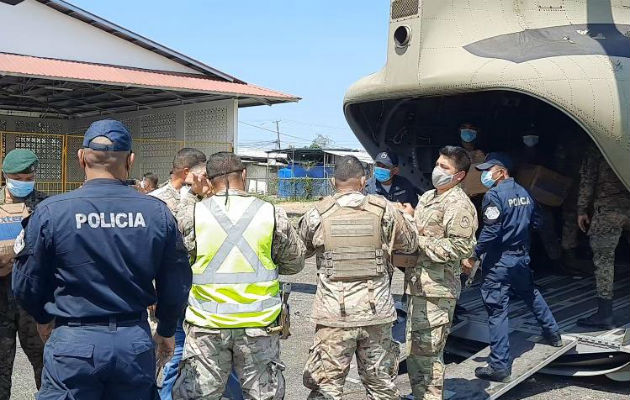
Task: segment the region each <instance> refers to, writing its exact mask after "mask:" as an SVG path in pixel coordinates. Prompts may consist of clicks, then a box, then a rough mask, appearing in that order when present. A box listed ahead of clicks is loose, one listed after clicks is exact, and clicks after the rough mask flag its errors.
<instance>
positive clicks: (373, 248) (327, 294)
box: [298, 156, 417, 400]
mask: <svg viewBox="0 0 630 400" xmlns="http://www.w3.org/2000/svg"><path fill="white" fill-rule="evenodd" d="M365 183H366V178H365V171H364V169H363V166H362V165H361V162H360V161H359V160H358V159H357V158H356V157H354V156H345V157H342V158H340V159H339V161H338V162H337V164H336V166H335V175H334V186H335V189H336V192H337V193H336V194H335V195H334V196H333V197H327V198H325V199H324V200H322V201H321V202H320V203H318V204H317V206H316V207H315V208H314V209H312V210H310V211H309V212H307V213H306V214H305V215H304V216H303V217H302V219H300V222H299V228H298V230H299V234H300V237H301V238H302V240H303V241H304V243H305V244H306V249H307V254H306V255H307V256H308V257H310V256H312V255H313V254H315V255H316V257H317V258H316V261H317V292H316V294H315V300H314V301H313V319H314V321H315V324H316V325H317V326H316V333H315V344H314V345H313V347H312V348H311V350H310V356H309V359H308V361H307V363H306V366H305V368H304V385H305V386H306V387H307V388H309V389H311V394H310V396H309V399H335V400H337V399H341V398H342V395H343V387H344V383H345V380H346V376H347V375H348V370H349V369H350V363H351V361H352V357H353V356H354V355H355V354H356V358H357V364H358V368H359V375H360V376H361V380H362V382H363V385H364V386H365V389H366V391H367V398H369V399H396V400H398V399H399V392H398V388H397V387H396V384H395V383H394V379H395V378H396V376H397V374H398V360H399V353H400V349H399V344H398V342H396V341H394V340H393V338H392V322H393V321H395V320H396V310H395V309H394V300H393V298H392V294H391V290H390V275H389V274H390V273H391V272H392V268H391V265H390V264H389V263H388V257H387V254H388V252H389V251H394V250H398V251H400V252H402V253H413V252H414V251H415V250H416V249H417V234H416V231H415V229H414V227H413V223H412V222H411V217H410V216H409V217H408V218H409V219H406V217H405V216H404V215H403V214H402V213H401V211H399V210H398V209H397V208H396V207H395V206H394V205H393V204H391V203H388V202H387V201H385V200H384V199H383V198H382V197H380V196H374V195H368V196H365V195H363V194H362V190H363V188H364V186H365Z"/></svg>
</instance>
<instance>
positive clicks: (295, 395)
mask: <svg viewBox="0 0 630 400" xmlns="http://www.w3.org/2000/svg"><path fill="white" fill-rule="evenodd" d="M288 278H289V279H286V281H289V282H292V283H293V292H292V294H291V311H292V328H291V332H292V336H291V337H290V338H289V339H288V340H286V341H283V343H282V358H283V360H284V362H285V364H286V371H285V378H286V382H287V397H286V398H287V399H305V398H306V397H307V396H308V390H307V389H306V388H304V386H302V368H303V366H304V362H305V361H306V358H307V356H308V349H309V347H310V346H311V344H312V337H313V332H314V329H315V325H314V324H313V323H312V321H311V320H310V318H309V316H310V310H311V307H312V302H313V295H314V293H315V266H314V260H313V259H311V260H309V261H308V262H307V266H306V268H305V270H304V271H303V272H301V273H300V274H298V275H294V276H292V277H288ZM394 291H395V293H397V294H400V293H402V274H400V273H396V274H395V275H394ZM399 385H400V387H401V390H402V391H405V392H406V390H408V387H409V386H408V385H409V384H408V380H407V377H406V376H401V377H400V378H399ZM13 387H14V390H13V396H11V399H15V400H31V399H33V395H34V393H35V383H34V380H33V376H32V370H31V369H30V365H29V364H28V360H27V359H26V356H25V355H24V353H22V351H21V350H18V353H17V356H16V362H15V371H14V374H13ZM346 393H347V399H348V400H359V399H364V398H365V394H364V391H363V389H362V386H361V384H360V382H359V379H358V375H357V374H356V366H353V368H352V369H351V373H350V378H349V379H348V382H347V383H346ZM628 396H630V384H628V382H625V383H618V382H613V381H610V380H608V379H606V378H589V379H585V378H580V379H572V378H564V377H556V376H547V375H542V374H537V375H534V377H533V378H531V379H529V380H527V381H525V382H524V383H522V384H521V385H519V386H518V387H516V388H515V389H513V390H512V392H510V393H509V394H508V395H506V396H504V397H503V398H502V399H506V400H517V399H536V400H552V399H554V400H555V399H560V398H566V399H580V400H627V399H628V398H629V397H628Z"/></svg>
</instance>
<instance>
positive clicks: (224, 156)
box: [206, 151, 245, 179]
mask: <svg viewBox="0 0 630 400" xmlns="http://www.w3.org/2000/svg"><path fill="white" fill-rule="evenodd" d="M244 169H245V164H243V162H242V161H241V158H240V157H239V156H237V155H236V154H234V153H231V152H229V151H220V152H218V153H214V154H212V155H211V156H210V158H209V159H208V163H207V164H206V172H207V173H208V179H214V178H217V177H219V176H223V175H229V174H232V173H237V172H241V171H243V170H244Z"/></svg>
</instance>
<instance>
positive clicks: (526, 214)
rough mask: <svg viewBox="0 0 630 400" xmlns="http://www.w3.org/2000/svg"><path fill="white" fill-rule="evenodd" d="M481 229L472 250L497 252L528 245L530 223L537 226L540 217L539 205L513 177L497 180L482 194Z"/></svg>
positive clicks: (532, 226) (526, 247) (525, 247)
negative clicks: (496, 182) (495, 183)
mask: <svg viewBox="0 0 630 400" xmlns="http://www.w3.org/2000/svg"><path fill="white" fill-rule="evenodd" d="M482 212H483V229H482V230H481V234H480V235H479V239H477V247H475V254H476V255H477V256H481V255H482V254H485V253H490V254H494V255H499V254H501V253H503V252H506V251H523V252H524V253H527V252H528V251H529V247H530V231H529V230H530V226H531V228H533V229H540V227H541V226H542V217H541V215H540V211H539V209H538V205H537V204H536V202H535V201H534V199H533V198H532V196H531V195H530V194H529V193H528V192H527V190H526V189H525V188H524V187H522V186H521V185H519V184H518V183H516V182H515V181H514V179H513V178H509V179H506V180H504V181H501V182H499V183H498V184H497V185H495V186H494V187H492V188H491V189H490V190H489V191H488V192H487V193H486V194H485V196H484V197H483V202H482Z"/></svg>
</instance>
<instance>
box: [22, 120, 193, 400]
mask: <svg viewBox="0 0 630 400" xmlns="http://www.w3.org/2000/svg"><path fill="white" fill-rule="evenodd" d="M78 158H79V164H80V165H81V168H83V169H84V171H85V176H86V182H85V184H84V185H83V186H82V187H81V188H80V189H77V190H75V191H72V192H69V193H65V194H61V195H58V196H55V197H51V198H48V199H46V200H44V201H43V202H42V203H40V204H39V206H38V207H37V208H36V209H35V212H34V213H33V214H32V216H31V217H30V220H29V221H28V224H26V227H25V229H24V231H23V237H22V238H21V240H20V238H18V241H17V242H16V246H15V247H16V253H17V255H16V262H15V266H14V268H13V292H14V294H15V297H16V299H17V300H18V302H19V303H20V304H21V305H22V306H23V307H24V309H25V310H26V311H27V312H28V313H29V314H31V315H32V316H33V317H34V318H35V320H36V321H37V323H38V331H39V333H40V337H41V338H42V340H44V341H46V349H45V354H44V372H43V375H42V387H41V390H40V392H39V395H38V399H40V400H48V399H59V398H76V399H101V398H102V399H130V400H131V399H134V400H135V399H147V400H149V399H151V400H153V399H155V398H157V387H156V383H155V367H156V354H155V352H154V351H155V350H154V342H153V340H152V338H151V333H150V330H149V325H148V322H147V314H146V309H147V307H148V306H149V305H151V304H154V303H157V307H156V315H157V317H158V319H159V324H158V327H157V334H156V335H155V338H154V340H155V343H156V344H157V357H158V363H163V362H165V361H166V360H168V358H169V357H170V356H171V355H172V352H173V347H174V340H173V334H174V332H175V327H176V324H177V318H178V317H179V315H181V312H182V310H183V308H184V306H185V304H186V298H187V297H188V292H189V289H190V284H191V279H192V276H191V271H190V266H189V264H188V257H187V253H186V249H185V248H184V245H183V241H182V238H181V234H180V233H179V231H178V230H177V225H176V222H175V218H174V217H173V215H172V214H171V212H170V211H169V210H168V208H167V207H166V205H165V204H164V203H163V202H162V201H160V200H158V199H155V198H153V197H150V196H146V195H143V194H141V193H138V192H137V191H136V190H134V189H133V188H131V187H128V186H125V184H124V182H125V180H126V179H127V178H128V176H129V170H130V169H131V166H132V164H133V161H134V155H133V153H131V134H130V133H129V131H128V130H127V128H126V127H125V126H124V125H123V124H122V123H120V122H118V121H114V120H100V121H96V122H94V123H93V124H92V125H90V127H89V128H88V130H87V131H86V133H85V137H84V139H83V148H82V149H80V150H79V151H78ZM153 280H155V283H156V289H154V287H153ZM53 328H54V330H53ZM51 331H52V334H51Z"/></svg>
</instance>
